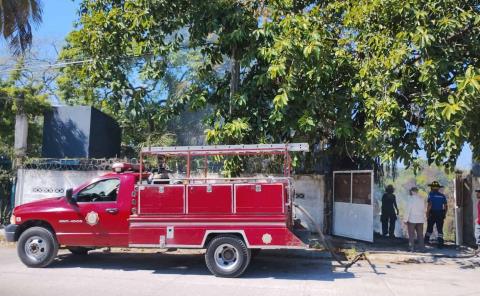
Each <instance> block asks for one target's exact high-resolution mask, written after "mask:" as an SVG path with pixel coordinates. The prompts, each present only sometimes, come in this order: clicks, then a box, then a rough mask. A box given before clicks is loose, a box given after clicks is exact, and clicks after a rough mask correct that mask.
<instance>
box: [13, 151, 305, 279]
mask: <svg viewBox="0 0 480 296" xmlns="http://www.w3.org/2000/svg"><path fill="white" fill-rule="evenodd" d="M306 150H308V145H306V144H276V145H235V146H193V147H192V146H190V147H149V148H147V149H144V150H143V151H142V153H141V155H140V159H141V163H143V161H142V159H143V157H145V156H147V155H162V157H171V156H182V157H185V158H186V163H187V170H186V176H185V177H183V178H178V177H177V178H175V179H165V180H162V182H153V181H152V180H151V179H150V178H149V176H151V174H150V173H149V172H144V171H143V166H136V167H134V166H132V165H129V164H115V165H114V166H113V170H114V172H112V173H107V174H105V175H103V176H101V177H98V178H94V179H92V180H90V181H88V182H86V183H85V184H82V185H80V186H78V187H77V188H75V189H69V190H67V191H66V195H65V196H64V197H57V198H50V199H43V200H39V201H35V202H31V203H27V204H24V205H20V206H17V207H16V208H15V209H14V211H13V215H12V219H11V225H9V226H7V227H6V236H7V240H9V241H16V242H17V250H18V255H19V257H20V259H21V260H22V262H23V263H24V264H26V265H27V266H29V267H45V266H48V265H49V264H50V263H52V261H53V260H54V259H55V257H56V255H57V252H58V249H59V248H66V249H69V250H70V251H71V252H72V253H75V254H83V255H86V254H87V253H88V251H89V250H92V249H95V248H100V247H130V248H198V249H206V253H205V260H206V265H207V267H208V269H209V270H210V271H211V272H212V273H213V274H214V275H216V276H224V277H236V276H239V275H241V274H242V273H243V272H244V271H245V270H246V268H247V266H248V264H249V262H250V258H251V256H252V253H255V252H258V250H261V249H273V248H275V249H291V248H305V247H306V245H305V244H304V243H303V242H302V241H301V240H300V239H299V238H298V237H297V236H296V235H295V234H294V229H293V228H294V223H293V219H294V210H293V206H292V204H293V199H294V194H293V185H292V181H291V178H290V176H289V173H290V168H289V164H290V162H289V153H288V152H289V151H306ZM232 153H233V154H236V155H238V154H242V153H243V154H245V155H250V154H252V153H253V154H258V153H261V154H269V153H272V154H281V155H283V156H285V158H286V161H285V168H284V169H285V170H284V172H285V176H283V177H268V178H266V177H238V178H218V177H216V178H209V177H208V176H207V174H205V176H202V177H199V176H195V177H192V176H191V175H190V163H191V158H192V157H193V156H194V155H196V156H204V155H210V156H211V155H227V154H232ZM205 159H206V158H205Z"/></svg>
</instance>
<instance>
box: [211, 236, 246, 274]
mask: <svg viewBox="0 0 480 296" xmlns="http://www.w3.org/2000/svg"><path fill="white" fill-rule="evenodd" d="M205 262H206V264H207V268H208V269H209V270H210V272H211V273H212V274H214V275H215V276H218V277H238V276H240V275H242V274H243V273H244V272H245V270H246V269H247V267H248V264H249V263H250V250H249V249H248V248H247V246H246V245H245V243H244V242H243V240H242V239H240V238H238V237H236V236H231V235H225V236H218V237H216V238H214V239H212V241H211V242H210V243H209V244H208V247H207V252H206V253H205Z"/></svg>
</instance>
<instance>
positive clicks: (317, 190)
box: [293, 175, 325, 232]
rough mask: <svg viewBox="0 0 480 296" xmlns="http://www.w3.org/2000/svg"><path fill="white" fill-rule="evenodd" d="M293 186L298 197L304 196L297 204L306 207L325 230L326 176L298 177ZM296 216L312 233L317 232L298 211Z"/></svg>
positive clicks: (295, 177)
mask: <svg viewBox="0 0 480 296" xmlns="http://www.w3.org/2000/svg"><path fill="white" fill-rule="evenodd" d="M293 185H294V187H295V192H296V194H297V196H298V195H299V194H303V198H297V199H296V200H295V202H296V203H298V204H299V205H301V206H302V207H304V208H305V209H306V210H307V211H308V212H309V214H310V215H311V216H312V218H313V219H314V220H315V223H317V224H318V225H319V226H320V229H323V217H324V208H325V176H324V175H296V176H294V177H293ZM296 216H297V217H298V218H300V220H302V222H303V223H302V224H303V225H304V226H306V227H307V228H308V229H309V230H310V231H312V232H317V231H316V230H315V227H314V226H313V225H310V224H309V223H307V221H308V219H306V218H304V217H303V215H302V213H300V212H299V211H296Z"/></svg>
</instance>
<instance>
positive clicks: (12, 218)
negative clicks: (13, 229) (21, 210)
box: [10, 214, 17, 224]
mask: <svg viewBox="0 0 480 296" xmlns="http://www.w3.org/2000/svg"><path fill="white" fill-rule="evenodd" d="M16 223H17V222H16V221H15V215H14V214H12V216H11V217H10V224H16Z"/></svg>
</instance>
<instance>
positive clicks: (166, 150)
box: [141, 143, 309, 156]
mask: <svg viewBox="0 0 480 296" xmlns="http://www.w3.org/2000/svg"><path fill="white" fill-rule="evenodd" d="M291 151H303V152H307V151H309V147H308V143H288V144H254V145H207V146H171V147H145V148H142V150H141V153H143V154H153V155H155V154H157V155H192V156H193V155H234V154H257V153H258V154H268V153H272V154H279V153H282V154H283V153H287V152H291Z"/></svg>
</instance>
